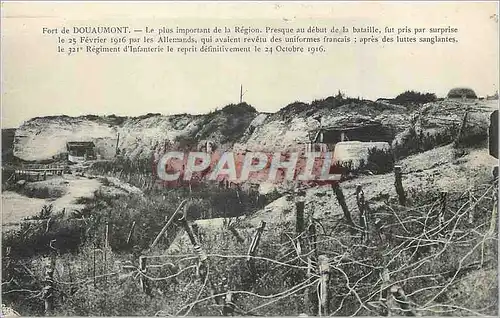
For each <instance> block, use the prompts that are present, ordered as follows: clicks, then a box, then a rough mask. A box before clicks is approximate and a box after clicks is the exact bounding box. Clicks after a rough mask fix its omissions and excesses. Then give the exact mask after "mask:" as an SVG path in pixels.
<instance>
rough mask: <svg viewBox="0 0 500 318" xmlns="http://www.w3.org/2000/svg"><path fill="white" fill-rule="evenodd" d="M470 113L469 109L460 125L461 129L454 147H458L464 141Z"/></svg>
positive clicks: (466, 110)
mask: <svg viewBox="0 0 500 318" xmlns="http://www.w3.org/2000/svg"><path fill="white" fill-rule="evenodd" d="M468 113H469V107H467V108H466V109H465V113H464V117H463V118H462V123H461V125H460V129H459V131H458V134H457V137H456V138H455V142H454V145H455V147H457V146H458V145H459V144H460V142H461V141H462V137H463V134H464V131H465V126H466V125H467V115H468Z"/></svg>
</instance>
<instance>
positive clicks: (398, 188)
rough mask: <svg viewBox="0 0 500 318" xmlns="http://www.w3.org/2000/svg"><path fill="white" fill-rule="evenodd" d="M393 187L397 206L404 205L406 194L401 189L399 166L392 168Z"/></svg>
mask: <svg viewBox="0 0 500 318" xmlns="http://www.w3.org/2000/svg"><path fill="white" fill-rule="evenodd" d="M394 176H395V181H394V186H395V187H396V193H397V194H398V199H399V204H401V205H406V194H405V190H404V188H403V181H402V179H401V166H394Z"/></svg>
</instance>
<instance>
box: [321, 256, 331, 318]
mask: <svg viewBox="0 0 500 318" xmlns="http://www.w3.org/2000/svg"><path fill="white" fill-rule="evenodd" d="M318 270H319V275H320V279H319V304H318V305H319V307H318V313H319V315H320V316H328V314H329V313H328V309H329V304H330V295H329V293H328V280H329V278H330V264H329V259H328V256H326V255H320V256H319V257H318Z"/></svg>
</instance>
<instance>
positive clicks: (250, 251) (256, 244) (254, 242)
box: [247, 221, 266, 280]
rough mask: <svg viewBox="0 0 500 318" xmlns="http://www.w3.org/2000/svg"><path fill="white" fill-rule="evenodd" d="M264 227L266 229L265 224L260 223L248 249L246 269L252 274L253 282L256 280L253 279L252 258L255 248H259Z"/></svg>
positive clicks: (253, 260) (253, 267)
mask: <svg viewBox="0 0 500 318" xmlns="http://www.w3.org/2000/svg"><path fill="white" fill-rule="evenodd" d="M265 227H266V222H264V221H260V226H259V227H258V228H257V229H256V230H255V233H254V234H253V237H252V242H251V243H250V246H249V248H248V253H247V264H248V267H249V268H250V272H251V273H252V276H253V279H254V280H255V279H256V277H255V275H256V273H255V259H254V258H253V257H254V256H255V252H256V251H257V247H259V242H260V238H261V236H262V233H263V232H264V228H265Z"/></svg>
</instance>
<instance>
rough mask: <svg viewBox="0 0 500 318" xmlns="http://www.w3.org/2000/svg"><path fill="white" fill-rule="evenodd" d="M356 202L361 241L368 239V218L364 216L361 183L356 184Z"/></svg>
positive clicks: (363, 197)
mask: <svg viewBox="0 0 500 318" xmlns="http://www.w3.org/2000/svg"><path fill="white" fill-rule="evenodd" d="M356 203H357V204H358V209H359V224H360V225H361V230H362V233H361V241H362V242H365V241H368V220H367V217H366V202H365V193H364V192H363V188H362V187H361V184H358V185H356Z"/></svg>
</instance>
